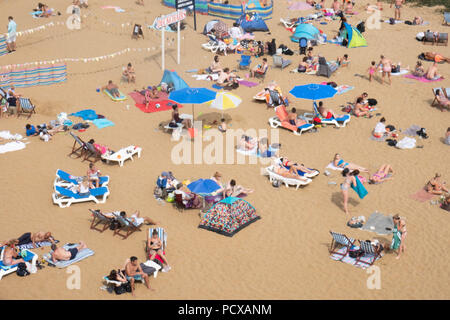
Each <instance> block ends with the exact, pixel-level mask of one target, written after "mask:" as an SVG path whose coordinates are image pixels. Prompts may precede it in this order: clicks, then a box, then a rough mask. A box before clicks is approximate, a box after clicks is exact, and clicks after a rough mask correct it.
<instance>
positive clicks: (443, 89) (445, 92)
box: [431, 88, 450, 108]
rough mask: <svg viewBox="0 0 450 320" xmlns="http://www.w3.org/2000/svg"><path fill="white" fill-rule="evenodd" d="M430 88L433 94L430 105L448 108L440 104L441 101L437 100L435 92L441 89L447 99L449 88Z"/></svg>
mask: <svg viewBox="0 0 450 320" xmlns="http://www.w3.org/2000/svg"><path fill="white" fill-rule="evenodd" d="M431 90H433V95H434V99H433V102H432V103H431V106H432V107H440V108H448V107H447V106H443V105H441V103H440V102H439V100H438V96H437V94H436V92H437V90H441V91H442V92H443V93H444V95H445V96H446V97H447V99H449V94H448V92H450V89H449V88H434V89H431Z"/></svg>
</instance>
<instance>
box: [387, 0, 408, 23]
mask: <svg viewBox="0 0 450 320" xmlns="http://www.w3.org/2000/svg"><path fill="white" fill-rule="evenodd" d="M404 2H405V0H393V1H392V3H391V6H390V8H392V5H394V7H395V20H400V8H401V7H402V5H403V3H404Z"/></svg>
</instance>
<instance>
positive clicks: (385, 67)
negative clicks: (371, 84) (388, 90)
mask: <svg viewBox="0 0 450 320" xmlns="http://www.w3.org/2000/svg"><path fill="white" fill-rule="evenodd" d="M380 66H382V71H383V72H382V73H381V84H383V82H384V77H385V76H386V75H387V76H388V79H389V84H392V81H391V72H392V61H391V60H389V59H388V58H386V57H385V56H383V55H381V56H380V62H379V63H378V65H377V69H378V68H379V67H380Z"/></svg>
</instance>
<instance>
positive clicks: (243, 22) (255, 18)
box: [236, 12, 269, 32]
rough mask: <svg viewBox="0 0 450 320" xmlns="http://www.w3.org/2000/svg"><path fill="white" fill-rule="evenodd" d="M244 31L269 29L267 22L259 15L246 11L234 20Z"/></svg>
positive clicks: (265, 30) (264, 30)
mask: <svg viewBox="0 0 450 320" xmlns="http://www.w3.org/2000/svg"><path fill="white" fill-rule="evenodd" d="M236 22H237V23H238V24H239V25H240V26H241V27H242V29H243V30H244V31H245V32H254V31H263V32H267V31H269V28H268V27H267V24H266V23H265V22H264V20H263V19H261V17H260V16H259V15H258V14H257V13H255V12H248V13H246V14H243V15H242V16H241V17H240V18H239V19H237V21H236Z"/></svg>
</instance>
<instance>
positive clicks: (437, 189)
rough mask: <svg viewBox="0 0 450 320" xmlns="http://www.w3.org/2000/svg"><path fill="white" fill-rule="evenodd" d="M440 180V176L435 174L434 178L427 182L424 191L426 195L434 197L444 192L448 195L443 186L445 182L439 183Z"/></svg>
mask: <svg viewBox="0 0 450 320" xmlns="http://www.w3.org/2000/svg"><path fill="white" fill-rule="evenodd" d="M440 178H441V175H440V174H439V173H436V174H435V176H434V178H432V179H430V181H428V183H427V185H426V186H425V190H426V191H427V192H428V193H431V194H435V195H442V194H444V192H447V193H448V192H449V191H448V189H447V188H446V187H445V186H444V184H445V182H441V180H440Z"/></svg>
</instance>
